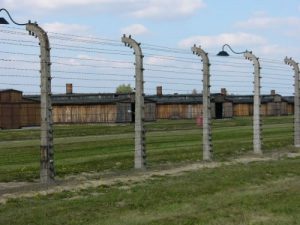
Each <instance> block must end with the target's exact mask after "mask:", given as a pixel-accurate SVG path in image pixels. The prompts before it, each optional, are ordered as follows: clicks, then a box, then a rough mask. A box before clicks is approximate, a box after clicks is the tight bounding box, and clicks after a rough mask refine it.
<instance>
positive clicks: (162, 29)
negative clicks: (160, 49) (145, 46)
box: [0, 0, 300, 58]
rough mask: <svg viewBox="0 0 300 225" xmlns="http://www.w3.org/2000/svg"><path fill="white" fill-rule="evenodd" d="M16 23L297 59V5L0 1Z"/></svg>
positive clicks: (214, 0) (271, 0) (261, 0)
mask: <svg viewBox="0 0 300 225" xmlns="http://www.w3.org/2000/svg"><path fill="white" fill-rule="evenodd" d="M0 6H1V7H4V8H6V9H8V10H9V11H10V13H11V15H12V16H13V18H15V20H17V21H19V22H26V21H27V20H28V19H31V20H32V21H37V22H38V23H39V24H40V25H41V26H42V27H43V28H44V29H45V30H47V31H52V32H59V33H72V34H92V35H98V36H103V37H109V38H113V39H117V38H119V37H120V36H121V35H122V34H123V33H126V34H132V35H133V36H134V37H135V38H136V39H138V40H139V41H140V42H146V43H155V44H158V45H164V46H165V45H166V46H174V47H180V48H189V47H190V46H191V45H193V44H194V43H196V44H199V45H201V46H202V47H203V48H206V49H207V51H210V50H214V49H215V48H218V47H220V46H221V45H223V44H225V43H228V44H231V45H232V46H233V47H234V48H235V49H237V50H244V49H251V50H252V51H253V52H255V53H256V55H265V56H267V57H271V58H274V57H277V56H280V55H282V56H283V55H284V56H285V55H289V56H292V57H295V58H300V47H299V45H297V43H299V41H300V35H299V33H300V32H299V31H300V16H299V15H300V2H299V1H297V0H286V1H282V0H226V1H220V0H163V1H162V0H38V1H37V0H26V1H19V0H1V1H0Z"/></svg>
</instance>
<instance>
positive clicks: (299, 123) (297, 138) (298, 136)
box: [284, 57, 300, 148]
mask: <svg viewBox="0 0 300 225" xmlns="http://www.w3.org/2000/svg"><path fill="white" fill-rule="evenodd" d="M284 62H285V64H287V65H289V66H292V67H293V70H294V73H295V75H294V76H295V84H294V86H295V87H294V88H295V96H294V146H295V147H297V148H299V147H300V99H299V93H300V90H299V88H300V84H299V77H300V76H299V64H298V63H297V62H296V61H294V60H293V59H292V58H288V57H285V59H284Z"/></svg>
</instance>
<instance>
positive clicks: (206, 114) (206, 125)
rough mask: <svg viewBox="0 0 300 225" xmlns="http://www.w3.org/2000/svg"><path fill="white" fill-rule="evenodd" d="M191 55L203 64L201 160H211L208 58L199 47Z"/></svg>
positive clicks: (193, 49)
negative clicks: (199, 58)
mask: <svg viewBox="0 0 300 225" xmlns="http://www.w3.org/2000/svg"><path fill="white" fill-rule="evenodd" d="M191 50H192V52H193V54H196V55H197V56H200V57H201V59H202V62H203V94H202V99H203V160H212V143H211V104H210V73H209V67H210V63H209V58H208V56H207V53H206V52H205V51H203V50H202V49H201V48H200V47H196V45H194V47H192V49H191Z"/></svg>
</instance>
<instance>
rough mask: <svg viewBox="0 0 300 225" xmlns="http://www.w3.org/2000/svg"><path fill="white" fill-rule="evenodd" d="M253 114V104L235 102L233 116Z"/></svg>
mask: <svg viewBox="0 0 300 225" xmlns="http://www.w3.org/2000/svg"><path fill="white" fill-rule="evenodd" d="M251 115H253V106H252V104H242V103H238V104H234V105H233V116H251Z"/></svg>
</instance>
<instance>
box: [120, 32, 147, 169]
mask: <svg viewBox="0 0 300 225" xmlns="http://www.w3.org/2000/svg"><path fill="white" fill-rule="evenodd" d="M122 42H123V43H125V46H128V47H130V48H133V50H134V54H135V154H134V168H135V169H145V168H146V157H147V155H146V147H145V128H144V78H143V77H144V76H143V73H144V68H143V58H144V56H143V53H142V49H141V47H140V43H137V42H136V41H135V40H134V39H132V38H131V36H129V37H126V36H125V35H124V36H123V37H122Z"/></svg>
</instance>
